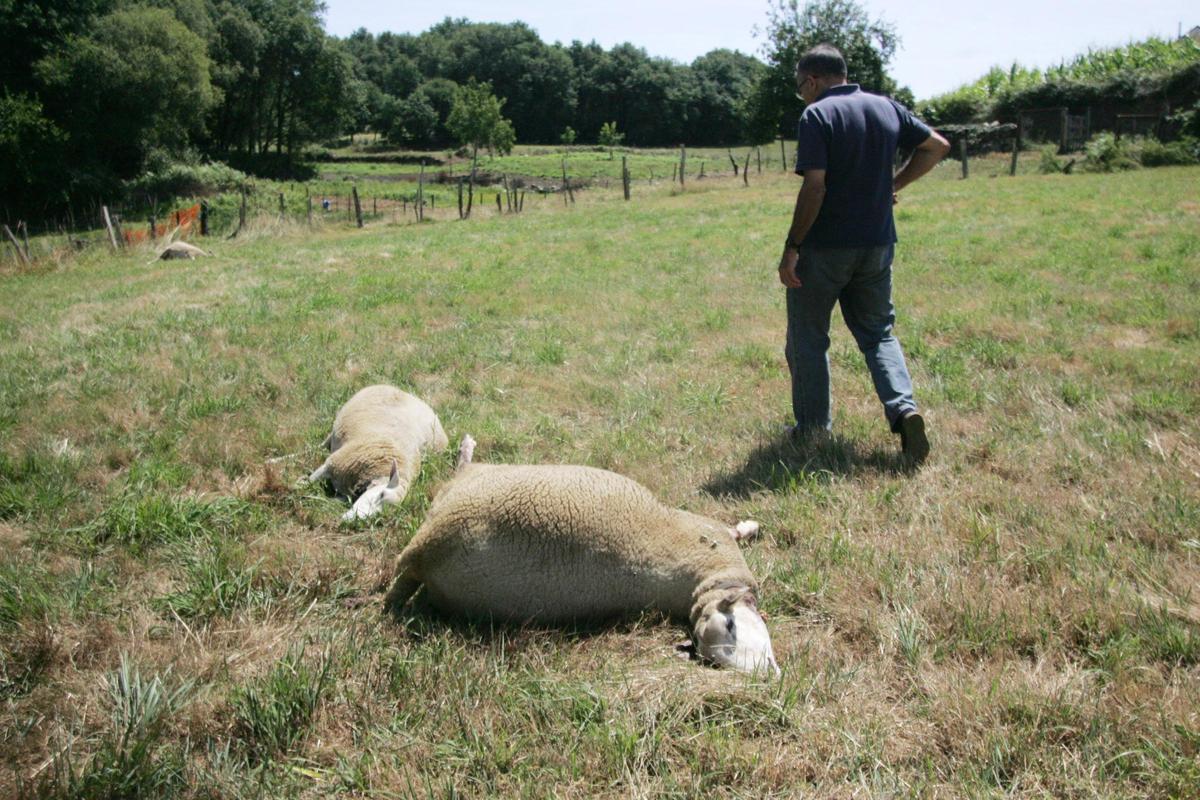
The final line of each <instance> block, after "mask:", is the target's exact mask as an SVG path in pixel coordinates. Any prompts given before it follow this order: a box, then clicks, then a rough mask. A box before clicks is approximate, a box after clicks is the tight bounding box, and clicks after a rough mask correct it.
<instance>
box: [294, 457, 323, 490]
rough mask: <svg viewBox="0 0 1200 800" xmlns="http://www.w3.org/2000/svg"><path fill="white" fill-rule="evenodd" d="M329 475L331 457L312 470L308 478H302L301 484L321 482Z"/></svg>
mask: <svg viewBox="0 0 1200 800" xmlns="http://www.w3.org/2000/svg"><path fill="white" fill-rule="evenodd" d="M328 477H329V459H325V463H323V464H322V465H321V466H319V467H317V468H316V469H314V470H313V471H312V473H311V474H309V476H308V477H307V478H301V479H300V483H301V485H303V484H306V483H320V482H322V481H324V480H325V479H326V478H328Z"/></svg>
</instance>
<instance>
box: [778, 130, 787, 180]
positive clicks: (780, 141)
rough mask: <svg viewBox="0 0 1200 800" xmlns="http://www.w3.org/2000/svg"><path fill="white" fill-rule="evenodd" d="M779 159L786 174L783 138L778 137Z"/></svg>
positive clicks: (785, 149)
mask: <svg viewBox="0 0 1200 800" xmlns="http://www.w3.org/2000/svg"><path fill="white" fill-rule="evenodd" d="M779 158H780V160H781V161H783V171H784V172H787V148H785V147H784V146H783V137H782V136H780V137H779Z"/></svg>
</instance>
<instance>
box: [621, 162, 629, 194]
mask: <svg viewBox="0 0 1200 800" xmlns="http://www.w3.org/2000/svg"><path fill="white" fill-rule="evenodd" d="M621 189H622V190H623V191H624V192H625V199H626V200H629V161H628V159H627V158H626V157H625V156H621Z"/></svg>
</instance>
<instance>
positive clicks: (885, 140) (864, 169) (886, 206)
mask: <svg viewBox="0 0 1200 800" xmlns="http://www.w3.org/2000/svg"><path fill="white" fill-rule="evenodd" d="M930 134H931V131H930V130H929V126H927V125H926V124H925V123H923V122H921V121H920V120H919V119H917V118H916V117H914V116H913V115H912V112H911V111H909V110H908V109H907V108H905V107H904V106H902V105H900V104H899V103H897V102H896V101H894V100H892V99H890V98H887V97H880V96H879V95H876V94H871V93H869V92H864V91H862V90H861V89H859V88H858V84H856V83H848V84H844V85H842V86H834V87H831V88H829V89H826V90H825V91H824V92H822V93H821V96H820V97H818V98H817V99H816V101H814V102H813V103H812V104H811V105H809V106H808V108H806V109H804V113H803V114H802V115H801V116H800V125H799V128H798V130H797V134H796V139H797V147H796V172H797V174H800V175H803V174H804V170H806V169H823V170H825V199H824V201H823V202H822V203H821V212H820V213H819V214H818V215H817V219H816V221H815V222H814V223H813V226H812V228H811V229H810V230H809V232H808V235H807V236H805V237H804V242H803V244H805V245H810V246H816V247H878V246H881V245H888V244H892V243H894V242H895V241H896V225H895V223H894V222H893V220H892V175H893V170H894V165H895V158H896V148H897V147H902V148H904V149H906V150H910V149H912V148H914V147H916V146H917V145H918V144H920V143H921V142H923V141H925V140H926V139H927V138H929V136H930Z"/></svg>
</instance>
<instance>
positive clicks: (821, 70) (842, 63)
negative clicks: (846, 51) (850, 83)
mask: <svg viewBox="0 0 1200 800" xmlns="http://www.w3.org/2000/svg"><path fill="white" fill-rule="evenodd" d="M796 74H797V75H811V76H812V77H814V78H844V77H846V59H844V58H842V53H841V51H840V50H838V49H837V48H836V47H834V46H833V45H831V44H819V45H817V46H816V47H814V48H812V49H811V50H807V51H805V52H804V54H803V55H802V56H800V60H799V61H797V62H796Z"/></svg>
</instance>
